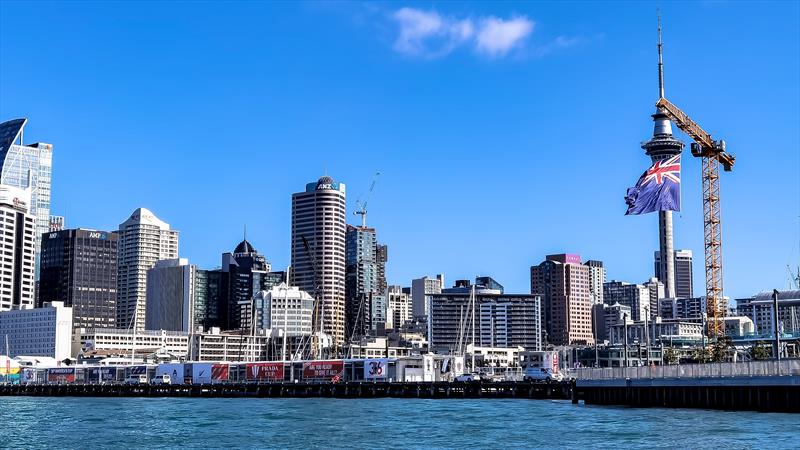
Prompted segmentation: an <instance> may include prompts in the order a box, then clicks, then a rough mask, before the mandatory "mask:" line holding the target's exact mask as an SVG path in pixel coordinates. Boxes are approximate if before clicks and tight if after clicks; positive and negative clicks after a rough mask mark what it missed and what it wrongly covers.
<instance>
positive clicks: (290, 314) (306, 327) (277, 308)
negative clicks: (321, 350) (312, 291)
mask: <svg viewBox="0 0 800 450" xmlns="http://www.w3.org/2000/svg"><path fill="white" fill-rule="evenodd" d="M313 309H314V299H313V298H312V297H311V296H310V295H309V294H308V293H307V292H304V291H301V290H300V289H298V288H297V287H294V286H287V285H286V283H280V284H279V285H277V286H273V287H271V288H270V289H269V290H264V291H259V292H258V293H256V295H255V297H254V305H253V312H254V313H255V323H252V321H251V319H250V316H251V315H250V314H249V312H248V311H247V310H246V309H243V310H242V319H241V321H242V327H243V328H245V329H247V330H250V329H251V328H250V327H251V326H253V325H254V326H255V329H257V330H277V333H275V334H273V335H274V336H278V337H282V336H283V334H284V332H285V333H286V335H287V336H289V337H294V336H310V335H311V332H312V328H311V322H312V318H311V316H312V312H313Z"/></svg>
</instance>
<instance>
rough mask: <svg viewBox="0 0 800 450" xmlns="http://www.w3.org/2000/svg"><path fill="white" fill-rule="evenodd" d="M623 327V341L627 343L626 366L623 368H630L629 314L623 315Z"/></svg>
mask: <svg viewBox="0 0 800 450" xmlns="http://www.w3.org/2000/svg"><path fill="white" fill-rule="evenodd" d="M622 326H623V331H624V336H623V339H624V341H625V350H624V352H625V360H624V362H625V365H624V366H623V367H628V313H623V314H622Z"/></svg>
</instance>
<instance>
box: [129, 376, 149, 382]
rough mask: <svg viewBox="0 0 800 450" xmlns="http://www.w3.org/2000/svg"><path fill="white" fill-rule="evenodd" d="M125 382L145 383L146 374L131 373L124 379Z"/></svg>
mask: <svg viewBox="0 0 800 450" xmlns="http://www.w3.org/2000/svg"><path fill="white" fill-rule="evenodd" d="M125 384H147V375H131V376H129V377H128V378H126V379H125Z"/></svg>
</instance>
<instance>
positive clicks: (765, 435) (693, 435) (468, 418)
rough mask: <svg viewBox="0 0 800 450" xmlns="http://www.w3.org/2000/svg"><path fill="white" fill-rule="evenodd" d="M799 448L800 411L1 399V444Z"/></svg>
mask: <svg viewBox="0 0 800 450" xmlns="http://www.w3.org/2000/svg"><path fill="white" fill-rule="evenodd" d="M45 447H48V448H53V447H58V448H133V447H136V448H157V447H158V448H179V447H180V448H223V447H225V448H303V449H306V448H343V447H347V448H350V447H354V448H364V449H366V448H398V449H406V448H465V447H469V448H615V447H617V448H631V447H645V448H657V447H659V448H683V449H695V448H715V449H719V448H754V449H760V448H769V449H775V448H800V416H797V415H791V414H763V413H751V412H721V411H705V410H687V409H633V408H625V407H599V406H584V405H573V404H571V403H570V402H566V401H541V400H415V399H414V400H409V399H363V400H338V399H177V398H122V399H119V398H64V397H60V398H33V397H0V448H45Z"/></svg>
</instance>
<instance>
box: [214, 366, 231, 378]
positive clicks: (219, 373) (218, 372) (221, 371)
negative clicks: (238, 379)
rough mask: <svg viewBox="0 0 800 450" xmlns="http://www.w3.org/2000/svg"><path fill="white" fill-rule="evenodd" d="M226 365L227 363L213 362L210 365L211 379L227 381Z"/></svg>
mask: <svg viewBox="0 0 800 450" xmlns="http://www.w3.org/2000/svg"><path fill="white" fill-rule="evenodd" d="M228 367H229V366H228V365H227V364H214V365H213V366H211V380H212V381H228Z"/></svg>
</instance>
